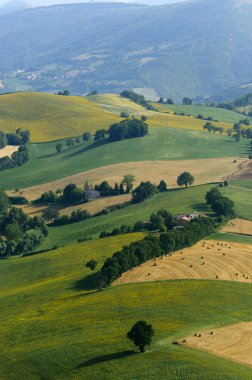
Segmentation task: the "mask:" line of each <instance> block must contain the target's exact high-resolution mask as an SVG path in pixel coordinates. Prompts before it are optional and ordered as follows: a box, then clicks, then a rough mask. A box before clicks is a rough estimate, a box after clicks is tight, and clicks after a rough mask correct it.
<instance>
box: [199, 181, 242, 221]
mask: <svg viewBox="0 0 252 380" xmlns="http://www.w3.org/2000/svg"><path fill="white" fill-rule="evenodd" d="M206 201H207V204H208V205H210V206H211V208H212V210H213V211H214V212H215V213H216V214H217V215H218V216H224V217H227V218H233V217H234V216H235V213H234V202H233V201H232V200H231V199H229V198H228V197H223V195H222V194H221V192H220V191H219V189H218V188H217V187H213V188H212V189H211V190H210V191H208V193H207V194H206Z"/></svg>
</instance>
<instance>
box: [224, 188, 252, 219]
mask: <svg viewBox="0 0 252 380" xmlns="http://www.w3.org/2000/svg"><path fill="white" fill-rule="evenodd" d="M221 192H222V194H223V195H224V196H227V197H229V198H230V199H232V200H233V201H234V203H235V208H234V210H235V214H236V216H237V217H239V218H242V219H248V220H252V189H251V188H245V187H243V188H242V187H235V186H228V187H226V188H222V189H221Z"/></svg>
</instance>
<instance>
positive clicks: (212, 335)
mask: <svg viewBox="0 0 252 380" xmlns="http://www.w3.org/2000/svg"><path fill="white" fill-rule="evenodd" d="M196 334H197V336H194V335H193V336H190V337H187V338H185V339H184V340H185V342H183V343H182V344H183V345H185V346H188V347H192V348H196V349H198V350H203V351H207V352H210V353H212V354H214V355H218V356H222V357H224V358H226V359H230V360H234V361H237V362H239V363H242V364H244V365H247V366H249V367H252V355H251V352H252V322H242V323H236V324H233V325H230V326H225V327H221V328H218V329H213V330H212V331H211V330H210V331H204V332H201V331H200V332H197V333H196ZM199 335H201V336H199Z"/></svg>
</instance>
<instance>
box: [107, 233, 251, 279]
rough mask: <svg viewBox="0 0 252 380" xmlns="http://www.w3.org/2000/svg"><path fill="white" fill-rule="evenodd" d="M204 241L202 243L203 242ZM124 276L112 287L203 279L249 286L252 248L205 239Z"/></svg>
mask: <svg viewBox="0 0 252 380" xmlns="http://www.w3.org/2000/svg"><path fill="white" fill-rule="evenodd" d="M204 242H205V243H204ZM204 242H203V241H201V242H199V243H197V244H196V245H195V246H193V247H190V248H186V249H183V250H181V251H179V252H175V253H173V254H172V255H171V256H163V257H160V258H158V259H155V260H150V261H148V262H146V263H144V264H142V265H141V266H139V267H136V268H133V269H132V270H130V271H128V272H126V273H123V275H122V276H121V277H120V278H119V279H117V280H116V281H115V282H114V283H113V285H114V286H117V285H122V284H129V283H139V282H149V281H160V280H178V279H198V280H199V279H205V280H221V281H239V282H246V283H249V284H251V283H252V246H251V245H248V244H238V243H230V242H228V243H227V242H223V241H221V242H218V241H213V240H206V241H204Z"/></svg>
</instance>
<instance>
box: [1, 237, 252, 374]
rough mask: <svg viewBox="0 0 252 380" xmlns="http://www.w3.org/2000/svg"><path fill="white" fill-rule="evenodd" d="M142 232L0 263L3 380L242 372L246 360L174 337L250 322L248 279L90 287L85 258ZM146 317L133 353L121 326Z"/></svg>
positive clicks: (103, 254) (110, 250)
mask: <svg viewBox="0 0 252 380" xmlns="http://www.w3.org/2000/svg"><path fill="white" fill-rule="evenodd" d="M139 238H141V235H130V236H125V235H124V236H123V237H115V238H109V239H106V245H105V244H104V241H103V240H97V241H90V242H86V243H82V244H75V245H71V246H68V247H65V248H61V249H58V250H55V251H51V252H48V253H44V254H39V255H36V256H31V257H26V258H13V259H10V260H2V261H1V262H0V294H1V299H0V303H1V330H0V335H1V339H0V342H1V343H0V345H1V357H0V364H1V365H0V377H1V378H3V379H6V380H16V379H17V378H18V379H29V380H37V379H40V378H43V379H44V380H69V379H75V380H77V379H83V378H85V379H88V380H89V379H90V380H92V379H95V378H98V379H101V380H114V379H119V378H120V379H124V380H126V379H129V378H135V379H146V378H152V377H155V378H158V379H161V380H163V379H164V380H165V379H167V378H172V379H174V380H179V379H186V378H189V376H190V377H191V378H202V373H204V379H209V380H210V379H211V380H212V379H223V378H228V379H231V380H237V379H238V380H248V379H251V376H252V372H251V369H249V368H246V367H245V366H242V365H240V364H238V363H235V362H232V361H230V360H225V359H223V358H219V357H217V356H213V355H211V354H208V353H205V352H201V351H198V350H194V349H191V348H190V347H184V346H176V345H173V344H172V342H173V341H174V340H178V339H180V338H181V337H183V336H189V335H192V334H193V333H194V332H195V331H204V330H206V329H207V328H209V329H210V328H211V329H216V328H217V327H220V326H223V325H229V324H232V323H238V322H244V321H249V320H250V318H251V312H252V288H251V285H250V284H246V283H232V282H224V281H219V282H216V281H201V280H199V281H189V280H179V281H162V282H156V283H145V284H133V285H127V286H119V287H111V288H108V289H106V290H104V291H96V290H95V289H93V287H92V285H93V283H92V280H93V277H94V276H95V274H94V275H93V274H92V273H91V272H90V271H89V270H88V269H87V268H86V267H85V263H86V262H87V260H89V259H96V260H98V263H99V265H98V269H99V268H100V266H101V265H102V263H103V261H104V260H105V258H106V257H108V256H111V254H112V253H113V252H114V251H115V250H118V249H120V248H121V247H122V245H123V244H129V242H130V241H132V240H134V239H139ZM139 319H146V320H147V321H148V322H149V323H152V325H153V327H154V329H155V337H154V340H153V344H152V345H151V347H150V348H149V349H148V350H147V352H146V353H145V354H143V355H142V354H136V352H135V350H134V347H133V346H132V344H131V343H130V342H129V341H128V340H127V339H126V333H127V331H128V330H129V329H130V327H131V326H132V324H133V323H134V322H136V321H137V320H139Z"/></svg>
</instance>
